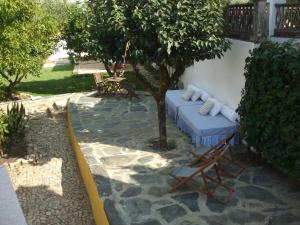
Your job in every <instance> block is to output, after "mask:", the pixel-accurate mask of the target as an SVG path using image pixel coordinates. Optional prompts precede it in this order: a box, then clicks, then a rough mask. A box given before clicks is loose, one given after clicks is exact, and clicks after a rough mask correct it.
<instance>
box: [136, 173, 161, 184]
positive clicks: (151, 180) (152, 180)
mask: <svg viewBox="0 0 300 225" xmlns="http://www.w3.org/2000/svg"><path fill="white" fill-rule="evenodd" d="M131 177H132V178H133V179H135V180H136V181H138V182H139V183H140V184H161V177H160V176H158V175H154V174H134V175H131Z"/></svg>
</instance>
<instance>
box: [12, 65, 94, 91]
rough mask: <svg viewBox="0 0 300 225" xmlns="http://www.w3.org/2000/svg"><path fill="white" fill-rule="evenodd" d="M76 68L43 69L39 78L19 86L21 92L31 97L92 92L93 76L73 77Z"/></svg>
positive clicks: (27, 80) (68, 66)
mask: <svg viewBox="0 0 300 225" xmlns="http://www.w3.org/2000/svg"><path fill="white" fill-rule="evenodd" d="M73 68H74V66H73V65H71V64H68V65H57V66H55V67H53V68H43V69H42V71H41V75H40V76H39V77H33V76H30V77H28V78H27V79H24V80H23V81H22V83H20V84H19V85H17V87H16V90H17V91H19V92H25V93H29V94H31V95H56V94H65V93H73V92H82V91H91V90H92V89H93V87H94V80H93V77H92V76H91V75H72V72H73Z"/></svg>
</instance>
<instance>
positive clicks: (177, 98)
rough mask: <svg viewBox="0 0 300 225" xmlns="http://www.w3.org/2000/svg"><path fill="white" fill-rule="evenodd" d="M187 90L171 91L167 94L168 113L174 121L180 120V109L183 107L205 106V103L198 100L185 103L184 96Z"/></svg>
mask: <svg viewBox="0 0 300 225" xmlns="http://www.w3.org/2000/svg"><path fill="white" fill-rule="evenodd" d="M184 92H185V90H169V91H167V93H166V111H167V113H168V115H169V116H170V117H171V118H172V119H173V120H174V121H177V119H178V109H179V107H181V106H192V105H197V106H200V105H203V101H201V100H197V101H195V102H193V101H185V100H184V99H182V95H183V93H184Z"/></svg>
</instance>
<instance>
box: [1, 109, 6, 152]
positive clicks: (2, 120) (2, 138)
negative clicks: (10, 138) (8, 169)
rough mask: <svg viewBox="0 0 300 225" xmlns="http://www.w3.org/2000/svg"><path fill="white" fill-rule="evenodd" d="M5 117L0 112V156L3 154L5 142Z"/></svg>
mask: <svg viewBox="0 0 300 225" xmlns="http://www.w3.org/2000/svg"><path fill="white" fill-rule="evenodd" d="M6 118H7V117H6V115H5V114H4V113H3V111H0V156H1V154H2V153H3V152H4V150H3V149H4V145H5V143H6V141H7V134H8V130H7V123H6Z"/></svg>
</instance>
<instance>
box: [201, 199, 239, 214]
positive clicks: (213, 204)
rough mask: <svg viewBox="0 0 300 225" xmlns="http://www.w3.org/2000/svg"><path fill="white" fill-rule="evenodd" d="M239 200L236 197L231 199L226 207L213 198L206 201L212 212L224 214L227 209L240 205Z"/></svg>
mask: <svg viewBox="0 0 300 225" xmlns="http://www.w3.org/2000/svg"><path fill="white" fill-rule="evenodd" d="M238 201H239V200H238V199H237V198H236V197H233V198H232V199H230V201H229V202H228V203H227V204H226V205H225V204H223V203H221V202H218V201H217V200H215V199H213V198H207V200H206V206H207V208H209V210H210V211H212V212H215V213H221V212H223V211H224V210H225V209H226V208H229V207H234V206H236V205H237V204H238Z"/></svg>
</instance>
